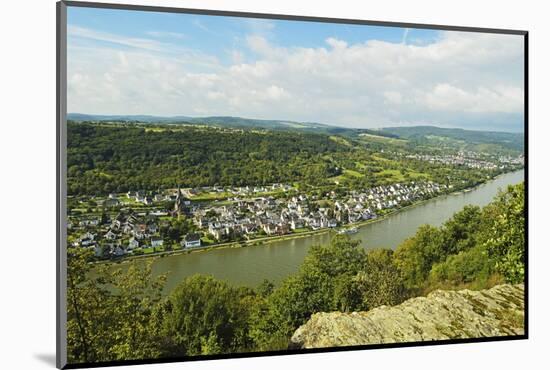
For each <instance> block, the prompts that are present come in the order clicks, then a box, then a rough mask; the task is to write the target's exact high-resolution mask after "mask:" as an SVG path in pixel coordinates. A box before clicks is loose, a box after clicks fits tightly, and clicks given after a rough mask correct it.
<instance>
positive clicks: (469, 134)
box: [377, 126, 524, 151]
mask: <svg viewBox="0 0 550 370" xmlns="http://www.w3.org/2000/svg"><path fill="white" fill-rule="evenodd" d="M377 131H378V132H379V133H385V134H391V135H395V136H397V137H399V138H402V139H407V140H416V141H420V142H422V141H432V142H434V141H437V140H441V138H450V139H453V140H456V141H463V142H466V143H470V144H486V145H491V144H494V145H500V146H503V147H505V148H508V149H513V150H520V151H523V150H524V134H523V133H513V132H498V131H475V130H464V129H460V128H442V127H436V126H411V127H384V128H381V129H379V130H377Z"/></svg>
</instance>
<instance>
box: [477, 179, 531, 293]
mask: <svg viewBox="0 0 550 370" xmlns="http://www.w3.org/2000/svg"><path fill="white" fill-rule="evenodd" d="M524 202H525V185H524V183H523V182H522V183H521V184H518V185H515V186H508V188H507V189H506V191H501V192H499V194H498V195H497V197H496V200H495V201H493V202H492V203H491V204H490V205H489V206H487V208H486V210H484V216H485V218H486V221H487V222H486V225H484V226H485V227H484V233H483V234H482V236H483V240H484V245H485V247H486V248H487V250H488V252H489V255H490V256H491V257H492V258H494V259H495V260H496V266H495V267H496V269H497V271H499V272H500V273H501V274H502V275H503V276H504V278H505V279H506V281H507V282H509V283H521V282H523V281H524V279H525V205H524Z"/></svg>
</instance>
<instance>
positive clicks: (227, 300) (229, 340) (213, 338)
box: [161, 275, 254, 356]
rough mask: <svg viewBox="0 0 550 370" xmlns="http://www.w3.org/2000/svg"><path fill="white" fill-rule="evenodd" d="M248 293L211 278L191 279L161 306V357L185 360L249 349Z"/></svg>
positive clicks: (251, 294) (195, 276)
mask: <svg viewBox="0 0 550 370" xmlns="http://www.w3.org/2000/svg"><path fill="white" fill-rule="evenodd" d="M253 295H254V293H253V291H251V290H250V289H245V288H233V287H231V286H229V285H228V284H227V283H225V282H223V281H219V280H216V279H214V278H213V277H212V276H205V275H193V276H191V277H189V278H187V279H185V280H184V281H183V282H182V283H181V284H180V285H178V286H177V287H176V289H175V290H174V291H173V292H172V294H170V296H169V298H168V300H167V301H166V303H165V304H164V311H165V320H164V321H163V323H162V325H163V326H162V330H161V332H162V335H163V336H164V337H165V338H166V339H167V343H166V347H165V348H164V353H165V354H167V355H171V356H189V355H199V354H212V353H228V352H238V351H244V350H246V349H248V348H249V347H250V346H251V343H252V341H251V339H250V337H249V336H248V329H247V321H248V317H249V315H250V307H247V305H246V304H245V303H244V302H245V300H244V299H245V298H246V297H248V296H253Z"/></svg>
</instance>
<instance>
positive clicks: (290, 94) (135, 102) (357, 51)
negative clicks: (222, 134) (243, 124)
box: [68, 7, 524, 131]
mask: <svg viewBox="0 0 550 370" xmlns="http://www.w3.org/2000/svg"><path fill="white" fill-rule="evenodd" d="M523 58H524V55H523V37H522V36H517V35H497V34H481V33H467V32H454V31H433V30H421V29H414V28H413V29H405V28H397V27H375V26H364V25H343V24H327V23H313V22H296V21H282V20H260V19H246V18H237V17H216V16H201V15H188V14H171V13H152V12H142V11H123V10H108V9H90V8H72V7H69V11H68V111H69V112H72V113H88V114H150V115H160V116H173V115H186V116H211V115H224V116H225V115H228V116H240V117H247V118H261V119H285V120H295V121H308V122H322V123H327V124H333V125H340V126H347V127H383V126H402V125H418V124H432V125H438V126H445V127H462V128H469V129H491V130H500V131H521V130H522V129H523V109H524V107H523V95H524V91H523V84H524V81H523V68H524V63H523Z"/></svg>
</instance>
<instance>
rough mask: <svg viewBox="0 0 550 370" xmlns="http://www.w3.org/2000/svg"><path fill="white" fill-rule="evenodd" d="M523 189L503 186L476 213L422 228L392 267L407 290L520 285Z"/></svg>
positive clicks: (399, 252) (397, 254)
mask: <svg viewBox="0 0 550 370" xmlns="http://www.w3.org/2000/svg"><path fill="white" fill-rule="evenodd" d="M524 190H525V189H524V185H523V183H521V184H518V185H515V186H509V187H508V189H507V190H506V191H503V192H500V193H499V194H498V195H497V196H496V197H495V199H494V200H493V202H491V203H490V204H489V205H487V206H486V207H484V208H483V209H480V208H479V207H474V206H466V207H464V209H462V210H461V211H459V212H457V213H456V214H454V215H453V217H452V218H451V219H449V220H448V221H446V222H445V223H444V224H443V225H442V226H441V227H440V228H435V227H432V226H427V225H425V226H422V227H421V228H419V229H418V231H417V233H416V234H415V235H414V236H413V237H412V238H409V239H407V240H405V241H404V242H403V243H402V244H401V245H400V246H398V248H397V250H396V252H395V256H394V261H395V264H396V265H397V267H398V268H399V270H400V272H401V274H402V277H403V279H404V281H405V286H406V287H407V288H408V289H411V290H414V291H416V292H421V291H422V290H429V289H432V288H433V287H437V286H445V287H448V286H464V285H468V286H470V287H474V288H480V289H481V288H485V287H488V285H490V284H492V283H494V282H495V281H499V277H498V276H497V275H498V274H500V275H502V276H503V277H504V278H505V280H506V281H507V282H510V283H520V282H522V281H523V279H524V255H525V215H524V212H525V211H524Z"/></svg>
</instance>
